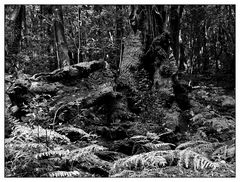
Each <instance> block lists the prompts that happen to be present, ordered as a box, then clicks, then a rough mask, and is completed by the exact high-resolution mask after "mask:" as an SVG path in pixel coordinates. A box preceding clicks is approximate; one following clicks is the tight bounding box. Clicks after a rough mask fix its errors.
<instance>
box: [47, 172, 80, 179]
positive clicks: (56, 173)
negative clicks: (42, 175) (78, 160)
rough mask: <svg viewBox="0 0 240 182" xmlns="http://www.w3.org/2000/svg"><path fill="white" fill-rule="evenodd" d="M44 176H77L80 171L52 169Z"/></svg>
mask: <svg viewBox="0 0 240 182" xmlns="http://www.w3.org/2000/svg"><path fill="white" fill-rule="evenodd" d="M46 176H49V177H51V178H52V177H55V178H59V177H78V176H80V172H78V171H54V172H51V173H48V174H47V175H46Z"/></svg>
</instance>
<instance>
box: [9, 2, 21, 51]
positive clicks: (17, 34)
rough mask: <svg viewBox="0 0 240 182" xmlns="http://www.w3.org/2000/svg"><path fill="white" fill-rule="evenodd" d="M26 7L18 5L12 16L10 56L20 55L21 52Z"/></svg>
mask: <svg viewBox="0 0 240 182" xmlns="http://www.w3.org/2000/svg"><path fill="white" fill-rule="evenodd" d="M24 10H25V7H24V5H20V6H19V5H17V6H16V8H15V10H14V12H13V14H12V17H11V19H12V21H13V33H12V36H11V39H10V45H9V54H11V55H12V54H18V53H19V51H20V42H21V38H22V36H21V33H22V22H23V19H24V17H23V16H24Z"/></svg>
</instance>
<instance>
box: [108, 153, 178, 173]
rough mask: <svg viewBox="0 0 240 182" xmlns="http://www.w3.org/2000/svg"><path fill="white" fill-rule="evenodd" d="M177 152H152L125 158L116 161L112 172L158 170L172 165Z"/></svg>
mask: <svg viewBox="0 0 240 182" xmlns="http://www.w3.org/2000/svg"><path fill="white" fill-rule="evenodd" d="M176 156H177V152H173V151H171V150H167V151H152V152H147V153H142V154H138V155H133V156H130V157H125V158H122V159H119V160H117V161H115V163H114V165H113V167H112V169H111V171H112V172H113V173H115V172H119V171H122V170H125V169H126V170H142V169H143V168H158V167H164V166H166V165H171V163H172V162H173V161H174V160H175V159H176Z"/></svg>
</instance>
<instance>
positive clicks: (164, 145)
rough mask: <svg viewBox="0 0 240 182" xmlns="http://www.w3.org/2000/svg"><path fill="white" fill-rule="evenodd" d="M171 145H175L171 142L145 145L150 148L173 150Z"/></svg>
mask: <svg viewBox="0 0 240 182" xmlns="http://www.w3.org/2000/svg"><path fill="white" fill-rule="evenodd" d="M171 145H172V146H175V145H174V144H171V143H157V144H153V143H147V144H145V145H144V146H145V147H147V148H148V149H149V150H171Z"/></svg>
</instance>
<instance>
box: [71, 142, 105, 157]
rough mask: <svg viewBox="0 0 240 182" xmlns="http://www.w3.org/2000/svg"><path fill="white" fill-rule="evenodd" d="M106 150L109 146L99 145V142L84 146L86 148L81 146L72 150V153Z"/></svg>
mask: <svg viewBox="0 0 240 182" xmlns="http://www.w3.org/2000/svg"><path fill="white" fill-rule="evenodd" d="M104 150H107V148H106V147H103V146H100V145H97V144H92V145H89V146H87V147H84V148H79V149H75V150H72V151H71V153H79V154H81V155H82V154H88V153H94V152H100V151H104Z"/></svg>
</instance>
